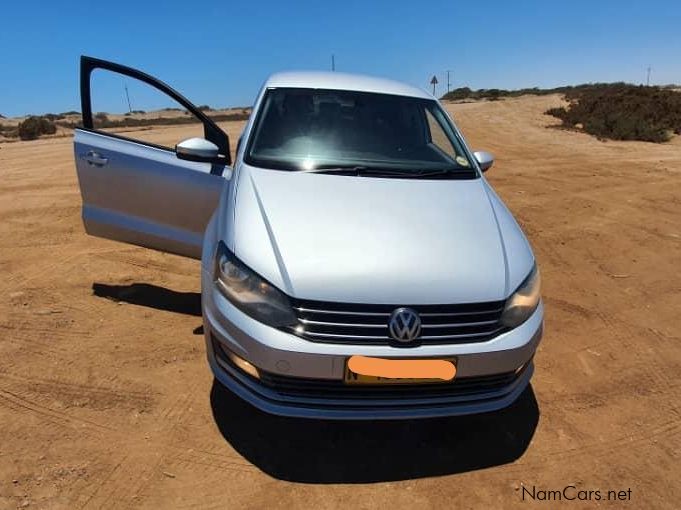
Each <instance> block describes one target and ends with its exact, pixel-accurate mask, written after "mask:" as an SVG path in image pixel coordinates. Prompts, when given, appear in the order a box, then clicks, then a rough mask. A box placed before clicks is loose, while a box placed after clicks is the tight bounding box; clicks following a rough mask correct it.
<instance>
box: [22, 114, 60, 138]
mask: <svg viewBox="0 0 681 510" xmlns="http://www.w3.org/2000/svg"><path fill="white" fill-rule="evenodd" d="M56 132H57V126H55V124H54V122H52V121H51V120H49V119H47V118H45V117H36V116H31V117H29V118H27V119H26V120H24V121H23V122H21V123H20V124H19V126H18V134H19V138H21V139H22V140H35V139H36V138H38V137H39V136H40V135H53V134H54V133H56Z"/></svg>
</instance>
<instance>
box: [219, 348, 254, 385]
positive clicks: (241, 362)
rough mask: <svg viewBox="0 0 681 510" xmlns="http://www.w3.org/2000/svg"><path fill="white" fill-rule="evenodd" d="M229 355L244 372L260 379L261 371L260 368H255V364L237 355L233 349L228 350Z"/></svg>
mask: <svg viewBox="0 0 681 510" xmlns="http://www.w3.org/2000/svg"><path fill="white" fill-rule="evenodd" d="M227 356H229V359H230V361H231V362H232V363H234V365H236V367H237V368H239V369H240V370H241V371H242V372H245V373H247V374H248V375H250V376H251V377H255V378H256V379H260V372H258V369H257V368H255V365H253V364H252V363H249V362H248V361H246V360H245V359H243V358H242V357H240V356H237V355H236V354H234V353H233V352H231V351H227Z"/></svg>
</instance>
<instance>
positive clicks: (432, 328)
mask: <svg viewBox="0 0 681 510" xmlns="http://www.w3.org/2000/svg"><path fill="white" fill-rule="evenodd" d="M401 306H408V307H409V308H411V309H413V310H415V311H416V312H418V314H419V315H420V317H421V336H420V338H419V339H417V340H416V341H414V342H410V343H409V344H408V345H407V346H408V347H417V346H419V345H425V344H459V343H470V342H484V341H486V340H490V339H491V338H494V337H495V336H497V335H498V334H500V333H502V332H503V331H504V329H505V328H504V327H503V326H502V325H501V323H500V318H501V312H502V311H503V308H504V302H503V301H493V302H488V303H468V304H458V305H363V304H354V303H327V302H324V301H309V300H295V301H294V303H293V307H294V309H295V311H296V314H297V315H298V324H297V325H296V326H292V327H288V328H286V330H287V331H289V332H290V333H293V334H295V335H297V336H300V337H302V338H305V339H307V340H310V341H312V342H320V343H334V344H362V345H399V346H402V347H404V346H405V345H400V344H398V343H397V342H395V341H394V340H393V339H392V338H391V337H390V335H389V332H388V321H389V319H390V314H391V313H392V312H393V310H395V309H396V308H400V307H401Z"/></svg>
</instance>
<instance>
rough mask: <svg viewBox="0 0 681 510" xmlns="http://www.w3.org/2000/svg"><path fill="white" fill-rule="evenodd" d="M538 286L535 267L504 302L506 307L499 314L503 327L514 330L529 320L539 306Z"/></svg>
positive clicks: (539, 279)
mask: <svg viewBox="0 0 681 510" xmlns="http://www.w3.org/2000/svg"><path fill="white" fill-rule="evenodd" d="M540 286H541V278H540V276H539V269H537V266H536V265H535V266H534V268H532V271H531V272H530V274H529V275H528V276H527V278H525V281H523V283H522V284H521V285H520V287H518V290H516V291H515V292H514V293H513V295H512V296H511V297H510V298H508V301H506V306H505V307H504V311H503V313H502V314H501V323H502V324H503V325H504V326H507V327H509V328H515V327H516V326H520V325H521V324H522V323H523V322H525V321H526V320H527V319H529V318H530V315H532V313H533V312H534V311H535V310H536V309H537V306H538V305H539V299H540V298H541V294H540V289H539V287H540Z"/></svg>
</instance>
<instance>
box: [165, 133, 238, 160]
mask: <svg viewBox="0 0 681 510" xmlns="http://www.w3.org/2000/svg"><path fill="white" fill-rule="evenodd" d="M175 154H177V157H178V158H180V159H186V160H189V161H199V162H205V163H222V164H225V163H226V161H221V160H220V149H218V146H217V145H215V144H214V143H213V142H209V141H208V140H206V139H204V138H188V139H187V140H182V141H181V142H180V143H178V144H177V145H176V146H175Z"/></svg>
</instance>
